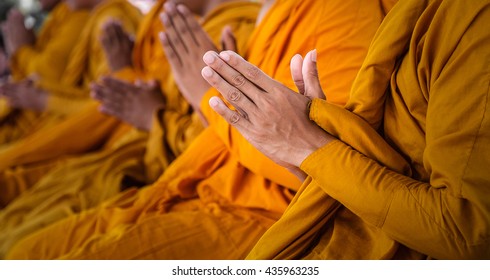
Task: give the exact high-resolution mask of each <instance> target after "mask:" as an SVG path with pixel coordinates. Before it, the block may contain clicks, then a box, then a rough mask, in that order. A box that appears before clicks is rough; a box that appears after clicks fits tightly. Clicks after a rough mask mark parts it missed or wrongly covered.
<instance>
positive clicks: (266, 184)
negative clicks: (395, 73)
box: [8, 0, 384, 259]
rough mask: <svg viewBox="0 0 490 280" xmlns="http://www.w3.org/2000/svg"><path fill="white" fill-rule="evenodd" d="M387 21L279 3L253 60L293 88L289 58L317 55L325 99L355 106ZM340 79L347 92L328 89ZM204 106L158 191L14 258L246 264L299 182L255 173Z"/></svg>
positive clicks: (343, 6)
mask: <svg viewBox="0 0 490 280" xmlns="http://www.w3.org/2000/svg"><path fill="white" fill-rule="evenodd" d="M326 3H328V4H326ZM353 7H355V8H356V9H358V12H357V13H352V8H353ZM383 16H384V14H383V11H382V9H381V8H380V5H379V2H378V1H371V2H369V3H368V2H366V1H329V2H323V1H314V0H301V1H294V0H279V1H276V3H275V4H274V6H273V7H272V8H271V10H270V11H269V13H268V14H267V15H266V16H265V18H264V20H263V21H262V22H261V24H260V25H259V26H258V28H257V29H256V30H255V32H254V34H253V35H252V37H251V40H250V45H249V48H248V51H247V55H246V57H247V58H248V59H249V60H250V62H252V63H254V64H256V65H258V66H259V67H261V68H262V69H264V70H265V72H266V73H268V74H269V75H272V76H273V77H274V78H276V79H279V80H280V81H283V82H284V83H286V84H287V85H289V86H291V87H292V86H293V85H294V83H293V81H292V79H291V77H290V70H289V59H290V58H291V57H292V56H293V55H294V54H296V53H301V54H303V55H304V54H306V52H308V51H310V50H312V49H315V48H316V49H317V50H318V56H319V57H325V58H326V60H325V61H324V63H320V65H319V67H320V70H325V71H320V73H323V75H322V77H321V80H322V83H323V84H324V86H326V87H327V85H331V87H328V88H329V89H331V91H330V92H327V94H328V95H329V97H330V98H332V100H338V101H339V102H340V101H341V100H347V97H348V96H347V95H348V92H349V89H350V87H351V84H352V81H353V80H354V77H355V75H356V72H357V70H356V69H358V68H359V67H360V65H361V63H362V61H363V59H364V56H365V54H366V51H367V48H368V46H369V44H370V41H371V36H373V35H374V32H375V31H376V29H377V27H378V26H379V24H380V22H381V20H382V18H383ZM327 70H328V71H327ZM334 78H335V79H336V80H338V81H339V82H341V84H334V83H332V82H330V81H331V79H332V80H333V79H334ZM213 94H217V92H215V91H213V90H212V92H211V93H209V94H208V95H207V97H205V99H206V98H208V97H209V96H210V95H213ZM332 94H335V95H332ZM206 103H207V102H206V101H204V100H203V106H202V110H203V111H204V112H205V114H206V116H207V118H208V121H209V123H210V126H209V127H208V128H206V129H205V130H204V132H203V133H202V134H201V135H200V136H199V137H198V138H197V139H196V140H195V141H194V142H193V143H192V144H191V145H190V146H189V148H188V149H187V150H185V151H184V153H183V154H182V155H181V156H180V157H179V158H178V159H176V160H175V161H174V162H173V163H172V164H171V165H170V166H169V168H168V169H167V170H166V171H165V172H164V174H163V175H162V176H161V177H160V179H159V180H158V181H157V182H156V183H155V184H153V185H151V186H148V187H146V188H144V189H142V190H135V189H130V190H127V191H125V192H123V193H121V194H120V195H117V196H115V197H114V198H112V199H110V200H108V201H106V202H104V203H103V204H102V205H100V206H99V207H97V208H94V209H92V210H89V211H83V212H81V213H80V214H79V215H75V216H71V217H69V218H67V219H64V220H62V221H59V222H57V223H55V224H53V225H51V226H49V227H47V228H45V229H42V230H40V231H38V232H37V233H34V234H33V235H30V236H29V237H27V238H25V239H24V240H22V241H20V242H19V243H18V244H17V245H16V246H14V247H13V249H12V250H11V251H10V254H9V255H8V257H9V258H13V259H18V258H30V259H45V258H47V259H51V258H76V259H85V258H88V259H94V258H95V259H105V258H109V259H114V258H117V259H128V258H129V259H131V258H158V259H239V258H244V257H245V256H246V254H247V253H248V251H249V250H250V249H251V248H252V246H253V245H254V244H255V242H256V241H257V240H258V238H259V237H260V236H261V235H262V233H263V232H264V231H265V230H266V229H267V228H269V227H270V226H271V225H272V224H273V223H274V222H275V221H276V220H277V219H278V218H279V217H280V215H281V214H282V212H283V211H284V209H285V208H286V207H287V205H288V204H289V202H290V200H291V199H292V197H293V195H294V191H295V190H297V189H298V188H299V186H300V182H299V181H298V180H297V179H296V178H295V177H294V176H293V175H291V174H289V173H288V172H287V171H286V170H285V169H284V168H282V167H280V166H278V165H276V164H274V163H273V162H271V161H270V160H268V159H267V158H265V157H264V156H262V157H257V158H255V163H256V164H257V165H255V166H251V165H252V163H251V162H252V160H251V157H250V156H249V155H248V154H247V153H243V151H247V152H249V151H250V152H253V153H255V154H259V152H258V151H256V150H255V151H253V150H252V148H251V146H250V145H249V144H248V143H246V141H244V140H243V139H241V136H240V135H239V134H237V133H235V132H234V131H233V129H231V128H230V127H229V126H227V125H225V123H226V122H224V121H223V120H221V119H220V118H219V117H218V116H217V115H214V113H212V112H211V111H210V109H209V108H208V107H207V105H206ZM241 146H243V147H241ZM249 166H250V167H249ZM276 180H277V181H276ZM62 233H63V234H62ZM54 237H56V238H54ZM51 238H53V239H52V240H50V239H51ZM54 239H56V242H54ZM60 240H61V241H60Z"/></svg>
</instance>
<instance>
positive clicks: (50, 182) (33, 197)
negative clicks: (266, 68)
mask: <svg viewBox="0 0 490 280" xmlns="http://www.w3.org/2000/svg"><path fill="white" fill-rule="evenodd" d="M163 2H164V1H160V2H159V3H157V5H156V6H155V7H154V9H153V10H152V11H151V12H150V14H149V15H148V16H147V17H146V18H145V19H144V20H143V23H142V28H141V30H140V32H139V34H138V37H137V38H138V39H137V41H136V44H135V50H134V58H135V59H134V60H135V67H134V69H133V70H132V71H130V69H124V70H123V71H122V72H123V73H124V75H126V79H127V80H129V81H132V80H136V79H140V78H145V79H157V80H160V81H165V84H164V85H162V92H163V94H164V96H165V99H166V100H167V104H166V105H167V106H166V107H167V108H168V110H169V111H170V110H173V111H172V112H171V113H170V112H169V113H167V112H164V113H163V114H164V115H167V114H169V115H171V116H172V117H173V118H172V117H170V119H167V118H161V119H159V120H158V121H159V122H158V125H161V127H159V128H154V129H156V130H158V131H160V132H161V134H162V135H164V134H163V132H162V131H167V130H170V131H169V134H170V133H175V134H170V135H165V137H163V136H161V137H159V138H157V139H154V140H153V139H152V137H151V136H150V137H149V136H148V133H144V132H141V131H139V130H137V129H133V128H131V127H130V126H129V125H126V124H123V123H119V122H115V120H114V119H113V118H112V117H109V116H105V115H102V114H100V113H98V111H97V108H95V107H91V108H89V109H87V110H86V111H85V112H83V113H82V114H80V115H78V116H76V117H75V118H73V119H70V120H68V121H66V122H65V123H63V125H62V126H58V127H56V128H53V129H51V130H52V131H55V132H54V133H46V134H45V133H43V134H42V135H44V136H46V137H49V136H50V135H51V138H48V139H49V140H47V141H46V140H45V142H44V143H48V144H49V143H51V144H52V145H44V146H43V145H40V142H39V141H38V142H37V145H36V143H35V144H34V145H35V146H36V147H37V148H38V150H35V151H36V152H43V153H48V152H49V151H47V150H48V149H50V148H51V149H52V150H53V152H56V151H58V153H60V151H59V150H55V149H54V148H55V144H56V142H57V140H58V139H60V135H61V134H59V133H60V132H65V133H66V132H67V131H72V132H73V131H76V132H78V133H81V132H85V133H90V135H86V137H83V136H84V135H78V137H79V138H81V139H78V140H77V139H74V141H79V142H80V144H81V145H77V144H78V143H74V141H69V143H67V145H66V146H65V148H70V149H73V148H77V149H79V148H81V147H82V145H83V146H85V147H88V146H87V143H84V142H83V141H84V139H86V138H88V139H87V141H90V142H92V143H97V142H98V143H103V144H98V147H100V151H98V152H96V153H94V152H93V153H86V154H84V155H83V156H82V155H80V156H76V157H75V158H66V157H61V158H58V159H54V160H49V161H48V160H44V161H41V162H36V161H37V159H36V161H34V163H33V164H30V165H23V166H17V167H15V169H14V170H12V169H7V171H11V170H12V173H14V172H15V171H19V172H17V173H15V174H14V175H13V176H11V178H12V179H11V181H13V180H14V179H17V180H16V181H14V183H17V182H18V181H20V180H22V182H26V183H31V182H32V181H34V179H35V178H36V176H37V175H39V176H41V175H42V176H43V178H42V179H41V180H40V181H39V182H38V183H37V184H33V187H32V188H31V189H30V190H28V191H27V192H25V193H24V194H23V195H22V196H20V197H18V198H17V199H16V200H14V201H13V202H12V203H11V204H9V205H8V206H7V207H6V208H5V209H4V210H3V211H1V212H0V227H1V228H3V229H5V231H4V232H3V233H0V243H2V245H0V254H2V255H3V254H5V252H6V251H7V250H8V249H9V248H10V247H11V246H12V244H14V243H15V242H16V241H17V240H19V239H20V238H21V237H23V236H25V235H26V234H28V233H31V232H33V231H35V230H37V229H39V228H42V227H43V226H46V225H48V224H50V223H53V222H55V221H57V220H60V219H62V218H64V217H67V216H69V215H72V214H75V213H78V212H80V211H82V210H87V209H89V208H92V207H95V206H97V205H98V204H99V203H100V202H102V201H104V200H105V199H107V198H110V197H111V196H113V195H115V194H117V193H118V192H120V190H121V188H122V185H123V186H126V187H127V186H129V187H132V186H133V185H131V184H134V183H143V184H146V183H147V182H153V181H154V180H155V179H152V178H151V177H150V178H147V176H146V174H147V173H148V172H146V170H147V166H150V167H152V169H151V170H155V169H156V168H155V165H157V168H158V169H156V170H163V169H164V168H165V167H166V166H167V165H168V164H169V163H170V161H171V160H173V158H174V157H175V156H176V155H178V154H180V153H181V152H182V151H183V149H184V148H185V146H186V145H189V143H190V142H191V140H192V138H195V137H196V136H197V134H198V133H199V132H200V131H201V130H202V127H201V124H200V120H199V119H195V120H194V119H192V117H189V116H190V115H191V111H190V107H189V106H188V105H187V102H186V101H185V100H184V99H183V98H182V97H181V96H180V93H179V91H178V89H177V86H176V84H175V83H174V82H173V77H172V75H171V73H170V68H169V65H168V63H165V56H164V53H163V49H162V47H161V45H160V42H159V40H158V34H159V32H161V31H162V26H161V23H160V18H159V15H160V13H161V11H162V6H163ZM259 9H260V6H259V5H258V4H254V3H250V2H236V3H227V4H222V5H218V6H217V7H216V8H215V9H214V10H213V11H211V12H210V13H209V14H208V15H207V16H206V17H205V18H203V23H202V24H203V28H204V29H205V30H206V31H207V32H208V34H209V35H210V36H211V38H212V39H213V40H214V41H215V43H218V42H219V40H220V35H221V30H222V29H223V28H224V27H225V26H226V25H230V26H231V27H232V28H234V29H233V30H236V31H235V33H234V34H235V36H236V37H237V43H238V44H239V47H243V48H245V47H244V46H245V44H246V42H247V41H248V40H247V39H248V37H249V34H250V33H252V31H253V29H254V26H255V20H256V15H257V13H258V11H259ZM142 34H143V35H142ZM149 46H151V48H150V47H149ZM155 55H156V56H158V57H155ZM128 73H132V75H128ZM115 75H121V73H116V74H115ZM152 77H153V78H152ZM188 115H189V116H188ZM179 119H184V120H187V124H186V123H185V121H181V122H179V121H178V120H179ZM190 120H192V121H193V122H194V123H190V124H189V121H190ZM67 124H69V125H67ZM74 125H79V126H78V127H75V126H74ZM89 125H92V126H93V129H91V127H90V126H89ZM60 127H61V128H62V129H63V130H60ZM102 128H103V129H104V130H101V129H102ZM178 129H181V130H182V131H181V132H178V131H175V130H178ZM99 131H100V134H98V132H99ZM48 132H49V130H48ZM111 132H112V134H110V133H111ZM103 134H105V135H107V136H105V137H101V136H102V135H103ZM109 134H110V135H109ZM182 134H184V135H185V137H183V136H179V135H182ZM193 134H195V135H193ZM53 135H55V136H53ZM68 136H70V135H68ZM172 136H173V137H172ZM53 137H55V138H53ZM72 137H75V138H76V137H77V136H76V135H73V136H70V139H71V138H72ZM97 137H100V138H99V139H97ZM154 137H155V136H154ZM38 138H39V135H36V137H35V138H34V137H31V138H30V140H31V139H32V140H31V141H36V140H37V139H38ZM155 138H156V137H155ZM61 139H62V138H61ZM41 141H42V140H41ZM149 141H150V142H152V143H153V145H159V146H162V147H164V148H166V147H169V148H167V149H168V151H167V150H166V151H165V152H160V154H158V156H159V158H161V160H160V161H159V162H163V163H164V164H159V162H151V163H148V162H145V150H146V149H147V147H148V148H149V149H152V148H153V147H152V146H151V145H150V144H148V143H149ZM41 143H43V142H41ZM29 146H30V147H31V149H32V146H31V145H29ZM58 146H59V145H58ZM96 147H97V145H94V146H93V148H96ZM174 147H177V148H175V149H174ZM40 148H42V149H40ZM153 149H156V148H153ZM87 151H88V150H87ZM159 151H163V148H162V149H159ZM78 152H82V150H78ZM31 154H33V153H31ZM147 154H148V153H147ZM24 155H25V156H26V157H27V156H28V155H29V153H27V154H26V153H25V151H24ZM75 155H76V154H75ZM16 156H17V158H18V159H19V157H18V156H19V155H16ZM34 156H35V154H34ZM72 157H73V156H72ZM26 159H28V160H33V158H32V156H29V157H28V158H26ZM21 168H24V169H21ZM28 168H30V169H28ZM26 169H27V170H26ZM39 170H43V171H46V170H51V172H49V173H48V174H42V173H40V172H39ZM160 174H161V171H160ZM8 175H10V174H9V173H5V176H8ZM21 176H22V177H21ZM157 178H158V177H157Z"/></svg>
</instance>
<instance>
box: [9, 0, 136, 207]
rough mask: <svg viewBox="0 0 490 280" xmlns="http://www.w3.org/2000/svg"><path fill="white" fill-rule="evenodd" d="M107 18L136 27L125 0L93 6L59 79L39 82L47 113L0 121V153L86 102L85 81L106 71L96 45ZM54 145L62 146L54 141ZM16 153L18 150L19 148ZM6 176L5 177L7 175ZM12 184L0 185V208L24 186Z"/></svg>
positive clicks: (132, 9) (128, 27)
mask: <svg viewBox="0 0 490 280" xmlns="http://www.w3.org/2000/svg"><path fill="white" fill-rule="evenodd" d="M110 18H112V19H116V20H119V21H120V22H121V23H122V24H123V26H124V28H125V29H126V30H127V31H128V32H130V33H134V31H135V30H136V29H137V27H138V24H139V21H140V18H141V14H140V12H139V10H137V9H136V8H135V7H134V6H132V5H131V4H129V3H128V2H127V1H126V0H107V1H104V2H103V3H101V4H99V5H97V6H96V7H95V8H94V10H92V12H91V13H90V17H89V20H88V21H87V23H86V24H85V27H84V29H83V31H82V34H81V35H80V38H79V39H80V40H79V41H78V43H77V45H76V46H75V48H74V50H73V51H72V52H71V55H70V58H69V62H68V65H67V68H66V69H65V71H64V73H63V77H62V80H61V81H54V80H48V79H42V80H40V81H39V86H40V87H42V88H43V89H45V90H47V91H48V92H49V98H48V100H49V101H48V102H49V104H50V105H48V110H47V111H46V112H43V113H36V112H33V111H30V110H14V111H12V113H11V114H9V115H7V116H6V117H5V118H4V119H3V120H2V121H1V126H0V143H7V142H9V144H4V145H3V146H0V152H7V153H9V149H10V148H11V146H14V147H15V146H16V145H17V143H16V142H17V141H21V139H22V138H25V137H28V136H29V135H32V134H33V133H35V132H37V131H40V130H44V129H49V128H50V127H52V126H54V125H56V124H57V123H60V122H61V121H62V120H64V119H65V118H66V116H67V115H69V114H72V113H73V112H74V111H78V110H82V109H83V107H84V106H85V104H86V103H87V102H89V101H88V92H89V89H88V86H89V82H90V81H91V80H93V79H95V78H96V77H98V76H100V75H103V74H106V73H108V72H109V67H108V65H107V62H106V60H105V57H104V52H103V50H102V46H101V43H100V36H101V32H102V25H103V24H104V23H105V22H106V21H107V20H108V19H110ZM72 105H73V106H72ZM50 137H52V136H51V135H50V134H48V138H50ZM37 139H39V138H37ZM28 141H29V140H28ZM56 145H58V146H59V145H62V144H61V143H60V142H56ZM68 145H69V146H70V145H71V144H68ZM14 149H15V148H14ZM29 149H31V148H29ZM20 150H21V151H22V149H20ZM13 154H15V152H13ZM2 163H3V164H9V165H10V163H9V160H8V158H7V159H5V160H2ZM10 166H11V165H10ZM38 171H41V170H40V169H37V170H36V172H38ZM36 172H34V173H36ZM42 172H43V171H41V173H42ZM6 176H7V177H8V175H6ZM0 181H1V178H0ZM14 184H15V187H13V188H12V187H11V186H10V185H9V184H7V183H1V184H0V205H2V206H3V205H5V204H7V203H8V202H9V201H11V200H12V199H13V198H14V197H16V196H17V195H18V194H19V193H20V192H22V191H23V190H24V189H25V188H26V187H28V186H25V185H24V186H22V185H21V184H19V183H16V182H14Z"/></svg>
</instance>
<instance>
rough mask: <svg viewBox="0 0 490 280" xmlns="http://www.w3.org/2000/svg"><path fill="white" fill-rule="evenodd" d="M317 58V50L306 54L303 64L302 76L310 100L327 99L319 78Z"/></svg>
mask: <svg viewBox="0 0 490 280" xmlns="http://www.w3.org/2000/svg"><path fill="white" fill-rule="evenodd" d="M316 57H317V52H316V50H312V51H310V52H308V53H307V54H306V56H305V59H304V62H303V69H302V74H303V80H304V83H305V96H308V97H310V98H320V99H326V97H325V94H324V93H323V90H322V86H321V84H320V80H319V78H318V68H317V64H316Z"/></svg>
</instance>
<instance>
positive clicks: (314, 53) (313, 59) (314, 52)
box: [311, 49, 316, 62]
mask: <svg viewBox="0 0 490 280" xmlns="http://www.w3.org/2000/svg"><path fill="white" fill-rule="evenodd" d="M311 61H313V62H316V49H314V50H313V51H312V52H311Z"/></svg>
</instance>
